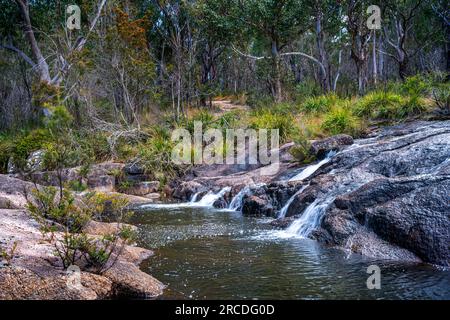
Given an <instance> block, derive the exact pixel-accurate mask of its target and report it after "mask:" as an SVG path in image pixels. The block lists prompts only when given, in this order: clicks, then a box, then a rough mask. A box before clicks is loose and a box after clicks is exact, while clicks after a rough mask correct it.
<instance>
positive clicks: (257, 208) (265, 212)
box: [242, 195, 276, 217]
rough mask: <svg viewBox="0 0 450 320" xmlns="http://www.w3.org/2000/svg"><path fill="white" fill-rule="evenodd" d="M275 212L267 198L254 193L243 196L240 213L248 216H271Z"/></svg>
mask: <svg viewBox="0 0 450 320" xmlns="http://www.w3.org/2000/svg"><path fill="white" fill-rule="evenodd" d="M275 213H276V211H275V209H274V207H273V206H272V204H271V203H270V201H269V199H267V198H260V197H258V196H255V195H251V196H245V197H244V199H243V201H242V214H243V215H246V216H249V215H252V216H264V217H272V216H274V215H275Z"/></svg>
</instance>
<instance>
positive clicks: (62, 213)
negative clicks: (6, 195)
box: [27, 187, 91, 233]
mask: <svg viewBox="0 0 450 320" xmlns="http://www.w3.org/2000/svg"><path fill="white" fill-rule="evenodd" d="M31 196H32V197H31V198H29V199H28V204H27V208H28V210H29V211H30V213H31V215H32V216H33V217H34V218H35V219H36V220H37V221H38V222H39V223H40V225H41V229H42V231H43V232H54V231H56V230H57V226H56V225H55V224H54V223H53V221H54V222H57V223H59V224H61V225H63V226H64V227H65V228H66V229H67V231H68V232H72V233H79V232H81V231H82V229H83V227H84V226H85V225H86V224H87V223H88V222H89V220H90V219H91V215H90V213H89V211H86V210H82V209H81V208H80V207H79V206H77V205H75V198H74V196H73V195H72V193H71V192H70V191H68V190H66V189H63V190H62V193H58V189H57V188H55V187H42V188H39V189H38V188H36V189H34V190H33V191H32V194H31Z"/></svg>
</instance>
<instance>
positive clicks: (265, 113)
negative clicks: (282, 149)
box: [250, 109, 295, 143]
mask: <svg viewBox="0 0 450 320" xmlns="http://www.w3.org/2000/svg"><path fill="white" fill-rule="evenodd" d="M293 124H294V118H293V117H292V115H289V114H279V113H275V112H273V111H272V110H268V109H261V110H259V111H258V112H255V113H254V114H253V116H252V117H251V118H250V127H251V128H252V129H268V130H269V129H278V130H279V135H280V140H281V142H282V143H283V142H286V141H287V140H288V139H289V138H291V137H292V135H293V134H294V133H295V126H294V125H293Z"/></svg>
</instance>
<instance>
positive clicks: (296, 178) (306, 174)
mask: <svg viewBox="0 0 450 320" xmlns="http://www.w3.org/2000/svg"><path fill="white" fill-rule="evenodd" d="M335 155H336V151H330V152H328V154H327V156H326V157H325V159H323V160H321V161H320V162H318V163H316V164H313V165H310V166H307V167H306V168H305V169H304V170H303V171H302V172H300V173H299V174H297V175H296V176H294V177H292V178H291V179H289V181H300V180H305V179H306V178H308V177H310V176H311V175H312V174H313V173H314V172H316V171H317V170H319V168H320V167H321V166H323V165H324V164H325V163H328V162H330V160H331V158H332V157H334V156H335Z"/></svg>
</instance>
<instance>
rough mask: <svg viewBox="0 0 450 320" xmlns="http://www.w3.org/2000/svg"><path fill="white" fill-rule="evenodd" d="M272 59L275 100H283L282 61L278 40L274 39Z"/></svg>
mask: <svg viewBox="0 0 450 320" xmlns="http://www.w3.org/2000/svg"><path fill="white" fill-rule="evenodd" d="M272 59H273V80H274V98H275V102H281V101H282V100H283V89H282V85H281V63H280V53H279V50H278V45H277V43H276V41H272Z"/></svg>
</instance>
